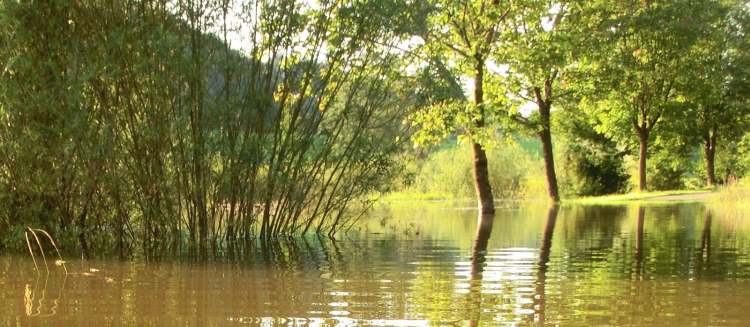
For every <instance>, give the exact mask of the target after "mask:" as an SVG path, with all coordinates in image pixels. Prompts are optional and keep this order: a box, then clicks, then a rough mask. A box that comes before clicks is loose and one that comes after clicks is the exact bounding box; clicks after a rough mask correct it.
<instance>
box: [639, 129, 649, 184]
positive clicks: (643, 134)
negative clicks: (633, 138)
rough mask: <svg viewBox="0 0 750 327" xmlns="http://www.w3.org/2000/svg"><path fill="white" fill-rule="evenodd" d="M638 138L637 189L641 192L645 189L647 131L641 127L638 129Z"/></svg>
mask: <svg viewBox="0 0 750 327" xmlns="http://www.w3.org/2000/svg"><path fill="white" fill-rule="evenodd" d="M638 139H639V143H640V153H639V157H638V175H639V178H638V190H639V191H641V192H645V191H646V189H647V188H646V158H647V156H648V131H647V130H646V129H645V128H643V129H642V130H640V131H638Z"/></svg>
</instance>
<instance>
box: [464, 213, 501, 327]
mask: <svg viewBox="0 0 750 327" xmlns="http://www.w3.org/2000/svg"><path fill="white" fill-rule="evenodd" d="M494 222H495V216H494V215H492V214H482V213H481V212H480V213H479V214H478V218H477V232H476V237H475V238H474V245H473V246H472V248H471V280H470V282H469V283H470V288H469V301H470V316H469V325H470V326H479V322H480V320H481V315H482V272H484V264H485V261H487V259H486V256H487V243H488V242H489V240H490V234H491V233H492V225H493V224H494Z"/></svg>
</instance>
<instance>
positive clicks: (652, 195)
mask: <svg viewBox="0 0 750 327" xmlns="http://www.w3.org/2000/svg"><path fill="white" fill-rule="evenodd" d="M741 190H742V191H745V193H743V192H741ZM741 190H740V189H738V187H733V188H732V189H730V190H725V189H721V190H718V191H717V190H711V189H702V190H672V191H655V192H633V193H627V194H613V195H604V196H592V197H581V198H568V199H563V201H562V202H563V204H601V205H606V204H629V203H637V202H648V203H660V202H662V203H673V202H706V203H709V204H715V205H718V204H719V203H723V204H726V203H727V202H729V203H735V204H736V205H735V206H741V205H744V206H745V207H744V208H745V209H748V208H750V204H744V202H743V201H742V199H743V198H747V197H744V196H743V195H742V194H747V195H749V196H750V185H748V187H747V188H743V189H741ZM496 201H500V202H514V203H519V202H528V203H539V199H508V198H506V199H496ZM380 202H381V203H382V204H384V205H387V206H391V205H402V204H406V203H411V204H414V203H420V205H423V204H427V203H435V202H440V203H461V204H465V203H473V202H474V199H472V198H456V197H453V196H452V195H451V194H447V193H407V192H395V193H390V194H388V195H386V196H384V197H383V198H381V199H380Z"/></svg>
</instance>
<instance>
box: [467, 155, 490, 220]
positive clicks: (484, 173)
mask: <svg viewBox="0 0 750 327" xmlns="http://www.w3.org/2000/svg"><path fill="white" fill-rule="evenodd" d="M472 150H473V152H474V186H475V187H476V193H477V199H478V200H479V210H480V211H481V212H482V213H484V214H488V213H494V212H495V202H494V198H493V196H492V186H490V172H489V169H488V168H487V154H486V153H485V151H484V149H483V148H482V145H480V144H478V143H473V144H472Z"/></svg>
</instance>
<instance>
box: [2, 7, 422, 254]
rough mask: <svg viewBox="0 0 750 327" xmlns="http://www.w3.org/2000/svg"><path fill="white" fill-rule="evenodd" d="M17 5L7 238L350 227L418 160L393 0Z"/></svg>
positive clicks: (140, 241) (122, 243)
mask: <svg viewBox="0 0 750 327" xmlns="http://www.w3.org/2000/svg"><path fill="white" fill-rule="evenodd" d="M1 6H2V7H0V19H1V20H2V22H1V23H0V28H2V30H1V31H0V33H1V34H0V43H1V44H2V47H0V67H3V72H2V74H1V75H0V84H2V88H0V125H2V126H3V128H2V129H0V152H1V153H2V155H0V157H1V158H0V197H1V199H2V200H1V201H2V203H3V206H2V207H1V208H0V235H1V236H2V237H1V239H2V240H4V242H5V243H6V244H5V245H6V246H16V245H18V243H15V244H14V243H13V242H18V241H19V240H20V239H21V238H20V237H19V235H20V233H21V231H22V230H23V228H24V226H27V225H33V226H39V227H42V228H44V229H46V230H48V231H50V232H52V233H53V234H54V235H59V236H60V237H61V238H62V240H63V241H65V242H67V241H71V240H76V241H77V242H78V244H79V245H80V247H81V248H82V250H83V251H84V252H87V251H88V249H89V248H97V249H118V250H119V252H120V253H130V252H133V251H134V249H136V248H141V249H142V250H144V251H146V252H147V253H148V252H152V250H155V249H166V248H171V249H175V248H177V247H178V246H180V245H181V244H191V245H194V246H195V248H199V249H204V250H205V249H207V248H212V247H213V246H216V245H219V244H226V243H232V242H235V241H238V240H248V239H251V238H255V237H260V238H263V239H268V238H270V237H273V236H277V235H290V234H298V233H305V232H313V231H314V232H318V233H329V234H333V233H335V232H337V231H338V230H340V229H342V228H345V227H346V226H348V225H349V224H350V223H351V222H352V221H353V220H354V219H356V217H358V216H359V215H360V214H361V212H362V210H364V209H366V208H367V207H368V206H369V205H370V203H371V201H372V198H371V197H367V196H366V195H368V194H370V193H372V192H374V191H378V192H383V191H385V190H386V189H384V187H386V186H387V185H389V184H388V183H385V181H388V180H390V179H391V178H392V177H393V176H394V175H396V174H397V173H398V172H399V171H400V167H401V165H400V164H399V162H397V161H395V160H394V159H395V157H394V154H396V153H398V152H400V150H401V147H402V145H403V142H399V141H394V140H397V139H398V138H399V137H402V138H404V136H405V135H407V134H406V131H405V130H404V128H403V127H402V126H403V125H402V124H401V122H402V120H403V118H404V113H405V112H407V107H408V105H409V100H408V98H406V97H404V96H403V92H405V90H407V89H408V88H404V87H402V86H403V85H399V83H403V81H402V79H401V77H400V76H399V73H398V70H397V69H395V68H396V67H397V64H398V61H397V59H399V58H398V57H396V56H395V55H394V54H393V53H392V52H391V51H390V47H389V46H388V45H389V44H391V43H393V42H396V41H397V39H396V38H393V37H391V35H389V32H388V31H387V30H386V29H384V28H382V27H383V26H387V25H388V24H385V23H384V19H385V18H384V17H383V16H379V15H373V14H372V11H373V10H372V8H370V7H372V6H377V2H372V3H370V2H357V3H355V4H349V5H344V4H340V3H338V2H321V3H318V4H317V6H315V7H314V6H311V5H304V4H301V3H298V2H296V1H285V0H279V1H271V0H269V1H247V2H241V3H240V2H238V3H233V2H226V1H224V2H218V1H122V2H120V1H115V2H112V3H110V2H106V3H105V2H97V1H91V2H88V1H85V2H78V1H63V0H61V1H49V2H37V1H34V2H25V1H24V2H15V1H4V2H2V5H1ZM237 8H241V10H240V11H241V12H240V14H238V15H235V16H234V17H230V16H229V14H230V9H231V10H234V11H235V12H236V11H237ZM231 31H239V32H234V35H235V39H234V40H232V39H229V37H230V36H231V34H230V32H231ZM232 42H234V43H235V47H233V46H232ZM237 49H244V50H237ZM404 139H406V138H404Z"/></svg>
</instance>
